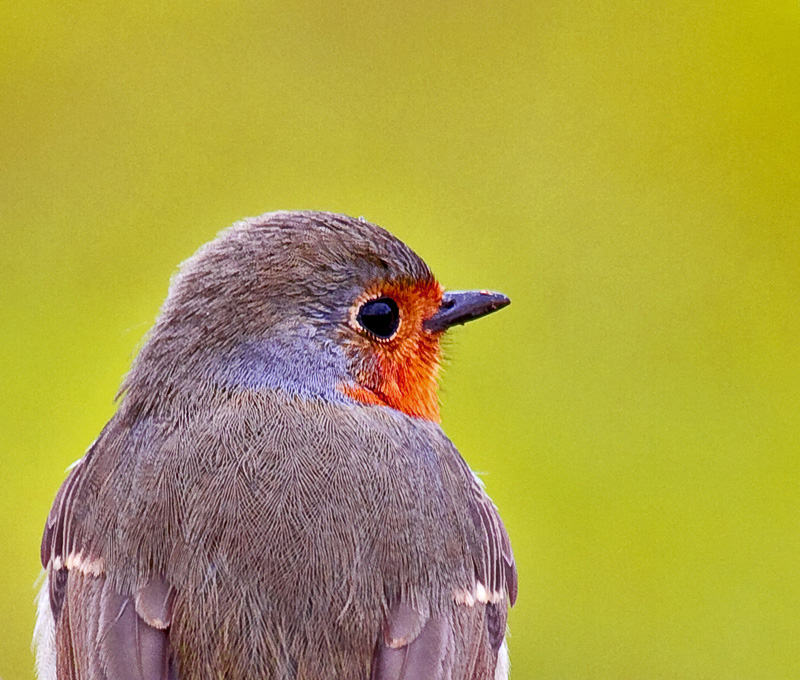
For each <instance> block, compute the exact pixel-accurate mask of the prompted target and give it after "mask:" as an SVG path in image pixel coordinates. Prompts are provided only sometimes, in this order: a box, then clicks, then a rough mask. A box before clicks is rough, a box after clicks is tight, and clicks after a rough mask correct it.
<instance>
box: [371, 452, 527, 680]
mask: <svg viewBox="0 0 800 680" xmlns="http://www.w3.org/2000/svg"><path fill="white" fill-rule="evenodd" d="M459 460H460V458H459ZM459 468H460V470H459V472H460V473H461V474H462V475H463V477H462V479H463V481H464V482H465V484H466V485H467V487H468V494H467V498H468V503H467V507H468V512H469V515H470V519H471V521H472V525H473V528H474V530H475V531H474V532H473V533H472V534H471V536H472V538H471V540H470V551H471V553H472V558H473V564H474V569H475V580H474V582H473V583H471V584H468V585H466V586H465V587H464V588H463V589H459V590H457V591H456V592H454V593H453V601H452V604H451V606H450V607H449V608H448V609H447V610H445V611H443V612H440V613H438V614H437V615H434V616H432V615H428V614H426V613H425V612H424V611H422V610H424V609H425V608H424V607H420V606H419V605H417V606H416V607H412V606H410V605H409V604H407V603H405V602H402V601H401V602H400V603H398V604H396V605H394V606H393V607H392V608H391V609H390V611H389V614H388V616H387V619H386V622H385V625H384V630H383V635H382V636H381V637H380V638H379V640H378V642H377V645H376V648H375V654H374V657H373V661H372V669H371V674H370V680H506V678H507V677H508V652H507V649H506V646H505V635H506V622H507V619H508V607H509V605H513V604H514V602H515V601H516V599H517V571H516V567H515V565H514V555H513V553H512V551H511V542H510V540H509V538H508V534H507V533H506V529H505V527H504V525H503V522H502V520H501V519H500V515H499V513H498V511H497V508H496V507H495V505H494V504H493V503H492V501H491V500H490V499H489V497H488V496H487V495H486V492H485V491H484V490H483V485H482V483H481V482H480V480H479V479H478V478H477V477H476V476H475V475H474V474H473V473H472V472H471V471H470V470H469V469H468V468H466V464H462V465H460V466H459Z"/></svg>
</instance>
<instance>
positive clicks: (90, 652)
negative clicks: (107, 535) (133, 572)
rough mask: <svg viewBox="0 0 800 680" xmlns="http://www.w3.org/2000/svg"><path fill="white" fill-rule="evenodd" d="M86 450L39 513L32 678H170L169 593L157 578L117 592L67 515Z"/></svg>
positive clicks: (74, 508) (74, 504) (83, 479)
mask: <svg viewBox="0 0 800 680" xmlns="http://www.w3.org/2000/svg"><path fill="white" fill-rule="evenodd" d="M91 455H92V449H90V450H89V452H88V453H87V455H86V456H84V458H83V459H81V461H79V462H78V463H77V464H76V465H75V466H74V467H73V469H72V471H71V472H70V474H69V477H68V478H67V479H66V481H65V482H64V484H63V485H62V486H61V489H59V492H58V494H57V496H56V500H55V502H54V503H53V508H52V510H51V511H50V515H49V516H48V518H47V523H46V525H45V530H44V536H43V538H42V549H41V558H42V565H43V566H44V568H45V570H46V579H45V582H44V584H43V586H42V591H41V593H40V595H39V608H38V620H37V624H36V633H35V638H36V646H37V660H36V666H37V672H38V675H39V680H168V679H169V678H172V680H175V675H174V673H173V674H171V672H170V662H169V624H170V619H171V609H172V600H173V594H172V592H171V590H170V588H169V587H168V586H167V585H166V584H165V583H163V582H161V581H159V580H151V581H150V582H149V583H147V584H145V586H144V587H142V588H140V589H139V590H138V591H137V592H135V593H132V594H129V595H123V594H121V593H119V592H118V591H117V590H116V589H115V587H114V585H113V580H112V579H111V578H110V577H109V575H108V574H106V571H105V566H104V563H103V560H102V558H101V557H100V556H98V555H93V554H91V552H89V550H88V547H87V546H84V545H82V544H81V536H80V532H79V530H78V527H77V523H76V521H75V519H76V515H80V514H81V512H82V510H83V508H82V507H81V503H80V497H81V490H82V488H83V486H84V485H85V484H86V483H87V474H86V469H87V465H88V460H89V459H90V457H91Z"/></svg>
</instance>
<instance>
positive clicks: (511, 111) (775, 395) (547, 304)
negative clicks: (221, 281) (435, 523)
mask: <svg viewBox="0 0 800 680" xmlns="http://www.w3.org/2000/svg"><path fill="white" fill-rule="evenodd" d="M278 208H317V209H329V210H336V211H342V212H347V213H350V214H354V215H364V216H366V217H368V218H369V219H371V220H373V221H376V222H378V223H380V224H382V225H385V226H387V227H389V228H390V229H391V230H393V231H394V232H395V233H396V234H397V235H398V236H400V237H401V238H403V239H404V240H406V241H407V242H409V243H410V244H411V245H412V246H413V247H415V248H416V249H417V251H418V252H419V253H420V254H422V255H423V256H424V257H425V258H426V259H427V260H428V262H429V263H430V264H431V266H432V267H433V268H434V269H435V271H436V272H437V273H438V274H439V276H440V278H441V279H442V280H443V281H444V282H445V284H447V285H449V286H452V287H467V286H477V287H491V288H496V289H499V290H502V291H504V292H506V293H507V294H509V295H510V296H511V298H512V299H513V305H512V306H511V307H510V308H509V309H508V310H505V311H503V312H502V313H501V314H499V315H497V316H495V317H492V318H491V319H487V320H485V321H482V322H480V323H477V324H474V325H471V326H469V327H467V328H464V329H458V330H456V331H455V332H454V333H453V336H454V339H453V341H452V343H451V345H450V362H449V367H448V369H447V372H446V374H445V377H444V382H443V393H442V398H443V413H444V426H445V429H446V430H447V432H448V433H449V434H450V436H451V437H452V438H453V439H454V441H455V442H456V444H457V445H458V446H459V447H460V449H461V450H462V452H463V453H464V455H465V457H466V458H467V459H468V461H469V462H470V463H471V465H472V466H473V467H474V468H475V469H476V470H479V471H482V472H483V473H485V476H484V479H485V480H486V483H487V486H488V489H489V491H490V493H491V494H492V496H493V497H494V498H495V500H496V502H497V504H498V505H499V507H500V509H501V511H502V514H503V516H504V518H505V520H506V523H507V525H508V529H509V532H510V534H511V537H512V539H513V543H514V547H515V549H516V554H517V560H518V566H519V578H520V596H519V601H518V603H517V606H516V608H515V610H514V611H513V614H512V617H511V628H512V638H511V650H512V658H513V669H514V670H513V677H514V678H515V680H524V679H526V678H531V679H539V678H545V679H561V678H569V679H570V680H574V679H583V678H643V679H651V678H652V679H658V678H670V679H672V678H687V679H694V678H702V679H717V678H720V679H722V678H731V679H740V678H769V679H776V678H797V677H800V577H799V575H798V571H799V570H798V567H799V566H800V507H799V506H800V436H798V429H799V428H800V416H799V415H798V398H799V397H800V350H799V349H798V347H799V346H800V314H799V312H800V302H799V300H798V298H799V296H800V288H799V287H798V284H799V283H800V252H799V251H800V248H799V246H800V6H799V5H798V3H797V2H796V0H791V1H788V0H787V1H777V0H776V1H775V2H759V1H757V0H752V1H751V2H737V1H730V2H690V1H688V0H678V1H677V2H671V3H664V2H659V3H647V2H641V0H610V1H606V2H593V1H590V2H567V1H566V0H561V1H554V0H537V1H534V2H490V1H488V0H487V1H485V2H463V1H462V2H440V3H436V2H429V1H427V2H420V1H416V0H413V1H408V0H406V1H404V2H374V1H373V2H357V1H346V2H333V1H324V2H312V1H302V2H288V3H287V2H269V1H266V2H265V1H263V0H254V1H251V2H240V3H234V2H232V3H213V2H172V3H166V2H152V1H144V2H136V3H117V2H101V1H86V2H77V3H65V2H63V1H58V2H56V1H51V2H40V1H37V0H28V1H27V2H16V3H12V2H9V3H4V4H3V6H2V8H0V223H1V225H2V248H0V295H1V296H2V301H1V304H0V318H1V319H2V324H1V325H0V333H1V334H2V353H1V354H0V361H2V380H1V381H0V409H1V410H0V413H2V424H1V426H0V451H2V461H3V474H2V488H1V489H0V526H2V549H3V558H2V564H3V567H2V579H1V580H0V584H1V585H0V621H2V624H3V631H2V635H0V676H2V677H3V678H5V680H12V679H16V678H21V679H27V678H31V677H32V673H33V671H32V658H31V655H30V651H29V640H30V636H31V629H32V625H33V598H34V590H33V583H34V581H35V579H36V578H37V575H38V573H39V565H38V545H39V537H40V534H41V528H42V523H43V521H44V518H45V515H46V513H47V510H48V508H49V505H50V503H51V501H52V498H53V495H54V493H55V491H56V489H57V487H58V485H59V483H60V482H61V480H62V478H63V475H64V468H65V467H66V466H67V465H68V464H69V463H70V462H71V461H73V460H75V459H76V458H78V457H79V456H80V455H81V454H82V452H83V450H84V448H85V447H86V445H87V444H88V443H89V442H91V441H92V439H93V438H94V436H95V435H96V433H97V432H98V430H99V429H100V428H101V426H102V425H103V423H104V422H105V421H106V419H107V418H108V417H109V416H110V414H111V413H112V412H113V408H114V406H113V401H112V400H113V396H114V392H115V389H116V387H117V385H118V383H119V380H120V377H121V376H122V375H123V373H124V372H125V370H126V367H127V365H128V363H129V361H130V359H131V357H132V356H133V354H134V352H135V348H136V347H137V344H138V343H139V342H140V339H141V337H142V335H143V333H144V332H145V331H146V329H147V328H148V326H149V324H150V322H151V320H152V319H153V317H154V315H155V313H156V311H157V309H158V306H159V303H160V301H161V299H162V297H163V295H164V293H165V291H166V286H167V282H168V279H169V276H170V274H171V273H172V272H173V271H174V268H175V266H176V265H177V263H178V262H180V261H181V260H182V259H183V258H185V257H187V256H188V255H189V254H191V253H192V252H193V250H194V249H195V248H196V247H197V246H199V245H200V244H201V243H203V242H204V241H206V240H208V239H209V238H211V237H212V236H213V235H214V234H215V233H216V232H217V230H219V229H220V228H222V227H224V226H226V225H227V224H229V223H230V222H232V221H233V220H235V219H237V218H239V217H242V216H245V215H254V214H258V213H261V212H265V211H267V210H273V209H278Z"/></svg>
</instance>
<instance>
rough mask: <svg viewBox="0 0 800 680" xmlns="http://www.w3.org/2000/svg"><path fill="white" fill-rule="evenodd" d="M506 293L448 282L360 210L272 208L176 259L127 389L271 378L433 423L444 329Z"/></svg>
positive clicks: (138, 393) (152, 394) (241, 383)
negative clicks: (447, 285) (446, 285)
mask: <svg viewBox="0 0 800 680" xmlns="http://www.w3.org/2000/svg"><path fill="white" fill-rule="evenodd" d="M508 302H509V300H508V298H506V297H505V296H503V295H500V294H498V293H490V292H488V291H463V292H446V291H445V290H444V289H443V288H442V286H441V285H440V284H439V283H438V281H437V280H436V278H435V277H434V276H433V274H432V273H431V271H430V269H428V266H427V265H426V264H425V263H424V262H423V261H422V260H421V259H420V258H419V257H418V256H417V255H416V254H415V253H414V252H413V251H412V250H411V249H410V248H408V247H407V246H406V245H405V244H403V243H402V242H400V241H399V240H398V239H396V238H395V237H394V236H392V235H391V234H389V233H388V232H387V231H385V230H384V229H381V228H380V227H377V226H375V225H373V224H370V223H368V222H366V221H365V220H363V219H352V218H350V217H345V216H343V215H335V214H330V213H317V212H277V213H270V214H267V215H263V216H261V217H257V218H254V219H250V220H246V221H243V222H239V223H237V224H234V225H233V226H232V227H230V228H229V229H227V230H225V231H223V232H222V233H221V234H220V235H219V237H218V238H217V239H215V240H214V241H212V242H210V243H208V244H207V245H205V246H203V247H202V248H201V249H200V250H199V251H198V252H197V253H196V254H195V255H194V256H193V257H192V258H190V259H189V260H187V262H185V263H184V265H183V266H182V267H181V270H180V272H179V273H178V274H177V275H176V276H175V278H174V279H173V282H172V285H171V287H170V292H169V295H168V297H167V300H166V302H165V303H164V306H163V307H162V310H161V314H160V315H159V318H158V320H157V322H156V325H155V326H154V328H153V330H152V331H151V334H150V337H149V339H148V341H147V342H146V344H145V345H144V347H143V348H142V350H141V352H140V354H139V356H138V357H137V359H136V362H135V363H134V366H133V368H132V369H131V372H130V373H129V375H128V377H127V378H126V381H125V383H124V385H123V389H124V390H125V391H126V393H127V396H126V400H128V399H130V398H138V399H140V400H141V399H145V400H147V401H148V402H149V403H153V402H154V400H155V399H157V398H158V395H162V396H163V395H164V394H167V393H168V394H171V395H174V396H176V397H177V398H180V395H181V393H182V392H184V391H185V392H191V391H196V390H198V388H199V389H201V391H202V390H203V389H206V388H211V389H220V388H223V389H238V388H244V389H278V390H284V391H285V392H288V393H290V394H296V395H299V396H301V397H303V396H308V397H322V398H326V399H332V400H354V401H356V402H361V403H366V404H377V405H384V406H389V407H391V408H394V409H397V410H399V411H402V412H404V413H406V414H408V415H410V416H414V417H420V418H427V419H430V420H434V421H438V419H439V406H438V399H437V376H438V371H439V360H440V340H441V337H442V335H443V333H444V332H445V331H446V330H447V329H448V328H449V327H451V326H453V325H455V324H460V323H464V322H466V321H469V320H471V319H475V318H478V317H480V316H483V315H485V314H488V313H490V312H493V311H495V310H497V309H500V308H501V307H504V306H505V305H507V304H508Z"/></svg>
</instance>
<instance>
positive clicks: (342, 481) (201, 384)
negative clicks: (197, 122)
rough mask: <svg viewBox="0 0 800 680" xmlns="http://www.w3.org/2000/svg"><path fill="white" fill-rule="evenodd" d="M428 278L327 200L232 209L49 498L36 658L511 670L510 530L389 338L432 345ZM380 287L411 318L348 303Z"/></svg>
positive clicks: (185, 271) (122, 666) (302, 671)
mask: <svg viewBox="0 0 800 680" xmlns="http://www.w3.org/2000/svg"><path fill="white" fill-rule="evenodd" d="M434 284H435V280H434V279H433V276H432V274H431V273H430V271H429V270H428V268H427V267H426V266H425V264H424V263H423V262H422V261H421V260H420V259H419V258H418V257H417V256H416V255H415V254H414V253H413V252H412V251H411V250H410V249H408V248H407V247H406V246H405V245H403V244H402V243H400V242H399V241H397V240H396V239H395V238H394V237H392V236H391V235H390V234H388V233H387V232H385V231H383V230H382V229H380V228H378V227H375V226H374V225H371V224H368V223H366V222H364V221H361V220H353V219H350V218H346V217H343V216H339V215H331V214H327V213H274V214H270V215H266V216H262V217H260V218H255V219H253V220H249V221H246V222H242V223H238V224H237V225H234V226H233V227H232V228H231V229H229V230H227V231H225V232H223V233H222V234H221V235H220V237H219V238H218V239H217V240H215V241H213V242H211V243H210V244H208V245H206V246H205V247H204V248H202V249H201V250H200V251H199V253H198V254H197V255H196V256H195V257H193V258H192V259H191V260H189V261H188V262H187V263H186V264H185V265H184V266H183V268H182V270H181V273H180V274H179V275H178V276H177V277H176V278H175V280H174V281H173V284H172V286H171V289H170V294H169V296H168V298H167V301H166V302H165V304H164V307H163V308H162V312H161V315H160V316H159V319H158V320H157V322H156V325H155V327H154V328H153V330H152V332H151V335H150V337H149V339H148V341H147V343H146V344H145V345H144V347H143V349H142V350H141V352H140V354H139V356H138V357H137V359H136V361H135V363H134V365H133V367H132V369H131V371H130V373H129V375H128V376H127V378H126V379H125V382H124V384H123V389H122V393H121V401H120V405H119V409H118V411H117V413H116V414H115V416H114V417H113V418H112V420H111V421H110V422H109V423H108V425H107V426H106V427H105V428H104V429H103V431H102V432H101V434H100V436H99V437H98V439H97V440H96V442H95V443H94V444H93V445H92V446H91V447H90V449H89V450H88V452H87V453H86V455H85V456H84V458H82V459H81V461H80V462H79V463H78V464H77V465H76V466H75V467H74V468H73V469H72V471H71V472H70V474H69V477H68V478H67V480H66V481H65V482H64V484H63V485H62V487H61V489H60V490H59V493H58V495H57V497H56V500H55V503H54V505H53V509H52V510H51V513H50V516H49V517H48V520H47V524H46V527H45V533H44V537H43V541H42V563H43V565H44V566H45V568H46V570H47V582H46V587H45V588H46V589H45V592H44V595H43V596H42V599H41V601H40V606H39V623H38V624H37V640H38V645H39V651H38V667H39V675H40V678H41V679H42V680H50V679H51V678H56V677H57V678H58V679H59V680H66V679H70V680H87V679H92V680H94V679H101V678H103V679H108V680H166V679H168V678H169V679H171V680H173V679H174V680H177V679H180V680H201V679H207V678H230V679H231V680H234V679H240V678H241V679H245V678H265V679H266V678H269V679H275V680H278V679H281V680H284V679H285V680H290V679H291V680H310V679H317V678H339V679H341V680H350V679H352V680H356V679H358V680H366V679H367V678H370V679H371V680H422V679H435V678H442V679H445V678H447V679H450V680H462V679H463V680H479V679H484V678H486V679H490V678H503V677H506V675H505V673H507V670H504V669H505V668H506V662H505V661H504V658H503V655H504V650H503V649H501V646H502V645H503V640H504V637H505V631H506V619H507V608H508V605H509V602H510V603H513V601H514V599H515V597H516V573H515V569H514V561H513V557H512V553H511V547H510V543H509V541H508V536H507V535H506V532H505V529H504V527H503V524H502V522H501V520H500V518H499V516H498V514H497V510H496V508H495V507H494V505H493V504H492V502H491V501H490V500H489V498H488V497H487V496H486V494H485V493H484V491H483V489H482V487H481V485H480V483H479V482H478V481H477V479H476V478H475V476H474V475H473V474H472V473H471V472H470V470H469V468H468V467H467V465H466V463H465V462H464V461H463V460H462V458H461V456H460V455H459V453H458V452H457V451H456V449H455V448H454V447H453V445H452V444H451V443H450V441H449V440H448V439H447V437H446V436H445V435H444V433H443V432H442V430H441V428H440V427H439V425H438V424H437V422H435V420H436V419H435V418H431V417H420V416H419V415H414V414H416V412H417V410H419V411H420V413H423V414H425V413H428V412H429V410H430V405H428V406H427V407H425V408H428V411H426V410H425V408H423V407H422V406H419V405H418V404H417V401H420V400H422V401H424V399H425V398H426V397H425V395H427V392H426V391H425V390H424V389H422V387H419V386H418V385H417V384H416V383H415V382H413V381H412V378H413V380H417V377H416V376H417V374H416V373H404V372H403V371H405V370H406V368H407V366H409V365H412V364H413V361H410V360H409V359H408V357H407V356H405V355H402V356H401V360H402V362H403V363H402V364H401V363H400V361H399V360H398V362H397V364H395V363H393V362H395V359H394V355H393V354H391V352H399V353H400V354H402V352H403V351H405V350H404V349H403V348H404V347H405V346H406V345H407V344H408V343H411V345H413V348H414V352H417V351H419V353H422V354H424V353H425V352H428V351H434V350H432V349H431V348H434V349H435V348H438V335H439V334H440V333H439V331H438V330H437V332H435V333H434V332H430V331H426V330H423V329H422V323H423V322H424V321H427V320H429V318H430V314H429V313H428V312H426V311H424V310H423V311H419V313H417V312H415V311H414V309H416V308H414V307H413V305H414V304H416V302H414V301H413V300H412V301H411V302H402V300H404V299H405V298H402V295H403V294H404V293H403V291H407V292H408V291H410V292H409V293H408V294H409V295H416V294H417V292H416V291H423V293H424V291H428V292H429V291H431V290H434V291H435V290H439V289H436V287H435V285H434ZM436 285H438V284H436ZM385 290H400V297H399V298H398V299H401V298H402V300H401V302H402V304H401V305H400V312H399V314H400V321H399V324H400V328H401V329H402V333H406V334H411V335H408V336H407V337H406V336H403V338H400V335H399V334H400V333H401V331H400V330H399V329H398V330H396V331H395V335H396V336H397V337H395V336H392V337H391V338H389V339H388V340H387V338H385V337H377V336H374V334H371V333H370V332H369V331H368V330H366V329H365V328H362V327H359V326H358V324H357V323H356V322H354V318H356V317H354V314H355V312H354V310H356V311H357V310H358V309H363V307H361V308H359V305H363V304H364V300H365V299H372V300H374V299H376V298H375V296H376V295H383V294H385ZM365 292H366V293H368V295H367V296H366V298H365ZM423 293H420V295H421V296H423V297H424V294H427V293H424V294H423ZM436 295H438V297H436ZM395 297H397V296H395ZM434 297H436V300H435V304H436V305H437V306H441V307H442V309H443V310H445V308H446V312H447V314H448V316H447V324H448V325H449V324H451V323H458V322H460V321H459V319H458V318H457V317H458V315H457V314H456V313H455V312H454V311H453V310H454V305H456V307H455V309H456V311H458V307H457V304H458V301H459V300H460V298H459V297H458V294H456V295H455V296H454V297H447V296H445V297H444V298H443V297H442V296H441V292H440V291H439V293H435V294H434ZM378 299H379V300H383V299H384V298H378ZM464 299H466V298H464ZM493 300H494V307H492V309H493V308H496V307H497V306H498V305H499V303H498V302H497V301H498V300H500V298H499V297H498V296H495V297H494V298H493ZM479 303H480V301H479ZM469 304H471V305H472V307H471V308H470V310H469V311H465V312H464V313H463V314H462V318H461V321H463V320H466V319H468V318H474V317H475V316H478V315H480V314H481V313H486V311H490V307H489V303H488V302H487V303H486V305H485V306H486V309H485V310H484V311H481V308H480V304H478V307H475V304H476V303H475V298H474V295H473V297H472V298H470V303H469ZM420 305H422V302H420ZM421 309H422V308H421ZM476 310H477V311H476ZM378 311H380V312H383V313H386V312H385V309H384V308H383V307H381V308H380V309H379V310H378ZM432 313H434V314H436V313H438V312H436V310H435V309H434V310H433V312H432ZM414 314H417V317H419V318H418V321H419V324H418V325H419V326H420V327H419V329H416V330H414V329H412V326H413V324H414V323H415V322H414V321H413V319H416V318H417V317H415V316H414ZM451 318H453V319H455V320H453V321H450V319H451ZM440 325H442V324H440ZM412 331H413V333H412ZM392 343H394V344H392ZM402 343H405V344H402ZM387 352H388V354H387ZM434 359H435V357H434ZM398 366H399V367H398ZM409 370H410V369H409ZM415 370H416V369H415ZM420 370H421V369H420ZM381 371H386V372H388V373H391V374H392V375H395V374H396V375H397V376H399V377H396V379H395V378H392V380H394V382H393V383H392V384H391V385H390V384H388V383H387V384H384V383H380V384H378V383H376V382H375V380H376V378H375V376H376V375H378V374H380V372H381ZM376 372H377V373H376ZM425 376H427V374H425ZM424 379H427V378H424ZM433 379H434V380H435V370H434V374H433ZM419 380H420V381H423V378H419ZM397 386H399V387H397ZM404 386H405V387H404ZM395 387H397V389H396V390H395ZM418 387H419V395H420V396H419V399H417V396H416V395H417V392H416V391H414V390H417V388H418ZM403 389H405V390H406V393H404V392H403ZM364 390H366V392H365V391H364ZM393 390H394V391H393ZM365 394H366V396H364V395H365ZM392 395H395V396H392ZM409 395H410V396H409ZM406 397H409V398H412V397H413V400H412V401H408V400H405V401H404V399H405V398H406ZM414 400H416V401H414ZM410 413H411V415H410ZM498 660H499V662H498Z"/></svg>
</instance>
